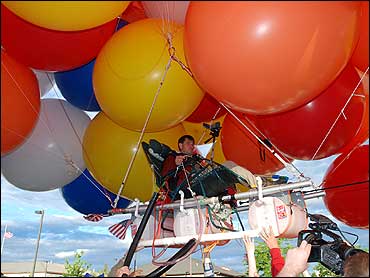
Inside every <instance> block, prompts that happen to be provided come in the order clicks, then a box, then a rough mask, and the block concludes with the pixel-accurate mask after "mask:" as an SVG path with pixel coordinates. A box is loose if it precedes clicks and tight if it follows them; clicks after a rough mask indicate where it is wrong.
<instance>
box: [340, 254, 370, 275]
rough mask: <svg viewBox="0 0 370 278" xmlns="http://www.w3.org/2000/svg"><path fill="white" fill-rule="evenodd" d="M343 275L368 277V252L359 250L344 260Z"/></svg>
mask: <svg viewBox="0 0 370 278" xmlns="http://www.w3.org/2000/svg"><path fill="white" fill-rule="evenodd" d="M343 270H344V275H343V277H369V253H366V252H359V253H356V254H354V255H353V256H350V257H349V258H347V259H346V260H345V261H344V266H343Z"/></svg>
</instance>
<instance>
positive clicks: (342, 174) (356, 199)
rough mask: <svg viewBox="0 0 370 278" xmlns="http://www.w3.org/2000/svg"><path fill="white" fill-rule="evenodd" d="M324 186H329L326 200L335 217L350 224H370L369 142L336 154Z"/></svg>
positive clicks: (358, 225)
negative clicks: (349, 151)
mask: <svg viewBox="0 0 370 278" xmlns="http://www.w3.org/2000/svg"><path fill="white" fill-rule="evenodd" d="M352 183H353V185H350V186H343V187H339V188H332V187H335V186H340V185H347V184H352ZM322 186H323V188H325V189H326V190H325V192H326V196H325V197H324V203H325V205H326V207H327V209H328V210H329V211H330V212H331V214H332V215H333V216H334V217H335V218H337V219H338V220H340V221H342V222H343V223H345V224H347V225H349V226H351V227H355V228H361V229H368V228H369V145H363V146H360V147H358V148H356V149H354V150H353V152H352V153H350V154H342V155H340V156H339V157H337V158H336V159H335V160H334V161H333V163H332V164H331V165H330V167H329V168H328V170H327V171H326V174H325V177H324V181H323V183H322Z"/></svg>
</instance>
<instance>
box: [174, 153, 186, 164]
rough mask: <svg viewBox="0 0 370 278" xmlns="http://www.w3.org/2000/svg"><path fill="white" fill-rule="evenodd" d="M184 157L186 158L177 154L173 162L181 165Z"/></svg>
mask: <svg viewBox="0 0 370 278" xmlns="http://www.w3.org/2000/svg"><path fill="white" fill-rule="evenodd" d="M185 158H186V155H177V156H176V157H175V164H176V165H177V166H179V165H181V163H182V162H183V161H184V159H185Z"/></svg>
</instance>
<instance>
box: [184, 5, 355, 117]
mask: <svg viewBox="0 0 370 278" xmlns="http://www.w3.org/2000/svg"><path fill="white" fill-rule="evenodd" d="M360 6H361V5H360V3H359V2H350V1H312V2H311V1H276V2H275V1H220V2H216V1H214V2H213V1H192V2H191V3H190V5H189V8H188V11H187V14H186V20H185V33H184V48H185V54H186V59H187V62H188V65H189V66H190V68H191V70H192V72H193V74H194V76H195V79H196V80H197V82H198V84H199V85H200V86H201V87H202V89H203V90H204V91H205V92H208V93H209V94H211V95H212V96H214V97H215V98H216V99H217V100H219V101H221V102H224V103H226V104H228V105H229V106H230V107H231V108H232V109H235V110H237V111H240V112H245V113H250V114H255V115H264V114H273V113H279V112H284V111H288V110H291V109H294V108H297V107H299V106H301V105H303V104H305V103H307V102H308V101H310V100H312V99H313V98H314V97H316V96H317V95H319V94H320V92H322V91H323V90H324V89H325V88H327V87H328V86H329V84H330V83H331V82H332V81H333V80H334V79H335V78H336V77H337V76H338V75H339V73H340V72H341V71H342V70H343V68H344V67H345V66H346V64H347V63H348V61H349V59H350V57H351V54H352V53H353V49H354V47H355V44H356V43H357V41H358V28H357V26H358V21H359V16H360Z"/></svg>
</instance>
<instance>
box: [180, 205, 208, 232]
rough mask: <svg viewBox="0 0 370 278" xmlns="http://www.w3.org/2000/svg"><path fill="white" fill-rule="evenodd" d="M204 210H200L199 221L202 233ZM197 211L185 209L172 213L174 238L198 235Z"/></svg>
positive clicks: (204, 224) (204, 226)
mask: <svg viewBox="0 0 370 278" xmlns="http://www.w3.org/2000/svg"><path fill="white" fill-rule="evenodd" d="M204 214H205V209H201V219H202V222H203V229H202V233H204V232H205V230H206V229H205V228H206V223H205V221H204V220H205V216H204ZM199 223H200V222H199V216H198V209H186V210H185V211H175V212H174V223H173V226H174V227H173V228H174V229H173V230H174V233H175V236H192V235H197V234H198V233H199Z"/></svg>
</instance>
